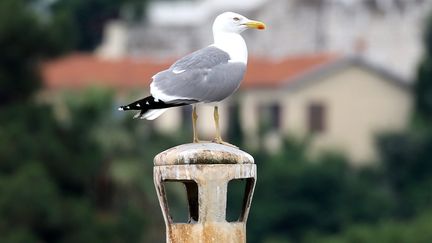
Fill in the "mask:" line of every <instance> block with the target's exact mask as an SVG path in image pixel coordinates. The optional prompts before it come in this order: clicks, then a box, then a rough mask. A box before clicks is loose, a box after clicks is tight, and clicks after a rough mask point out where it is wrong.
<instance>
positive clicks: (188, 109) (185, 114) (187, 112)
mask: <svg viewBox="0 0 432 243" xmlns="http://www.w3.org/2000/svg"><path fill="white" fill-rule="evenodd" d="M181 119H182V127H183V128H184V129H186V130H187V131H192V106H191V105H185V106H182V107H181Z"/></svg>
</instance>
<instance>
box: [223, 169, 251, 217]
mask: <svg viewBox="0 0 432 243" xmlns="http://www.w3.org/2000/svg"><path fill="white" fill-rule="evenodd" d="M253 183H254V179H253V178H246V179H234V180H231V181H229V183H228V189H227V211H226V220H227V221H228V222H243V221H244V219H245V212H246V208H247V206H248V204H249V203H250V196H251V193H252V188H253Z"/></svg>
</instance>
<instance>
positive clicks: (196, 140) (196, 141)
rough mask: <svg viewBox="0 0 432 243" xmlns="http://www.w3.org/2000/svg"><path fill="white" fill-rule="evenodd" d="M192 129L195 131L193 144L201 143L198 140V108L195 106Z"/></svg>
mask: <svg viewBox="0 0 432 243" xmlns="http://www.w3.org/2000/svg"><path fill="white" fill-rule="evenodd" d="M192 107H193V108H192V129H193V142H194V143H199V142H200V141H199V139H198V132H197V125H196V122H197V120H198V114H197V112H196V106H195V105H193V106H192Z"/></svg>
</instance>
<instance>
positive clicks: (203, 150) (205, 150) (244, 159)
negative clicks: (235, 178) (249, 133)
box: [154, 142, 254, 166]
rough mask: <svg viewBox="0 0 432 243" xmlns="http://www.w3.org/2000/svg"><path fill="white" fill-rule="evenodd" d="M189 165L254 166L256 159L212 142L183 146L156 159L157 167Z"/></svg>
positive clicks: (240, 151)
mask: <svg viewBox="0 0 432 243" xmlns="http://www.w3.org/2000/svg"><path fill="white" fill-rule="evenodd" d="M187 164H254V159H253V157H252V156H251V155H250V154H248V153H246V152H244V151H242V150H240V149H237V148H234V147H231V146H227V145H222V144H217V143H210V142H208V143H188V144H182V145H179V146H176V147H173V148H170V149H167V150H165V151H163V152H161V153H159V154H158V155H156V157H155V158H154V165H155V166H161V165H187Z"/></svg>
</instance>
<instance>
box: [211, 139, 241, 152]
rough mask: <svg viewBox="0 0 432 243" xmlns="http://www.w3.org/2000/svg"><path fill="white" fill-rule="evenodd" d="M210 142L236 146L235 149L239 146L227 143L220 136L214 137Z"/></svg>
mask: <svg viewBox="0 0 432 243" xmlns="http://www.w3.org/2000/svg"><path fill="white" fill-rule="evenodd" d="M212 142H213V143H218V144H222V145H226V146H230V147H233V148H236V149H238V148H239V147H237V146H235V145H234V144H230V143H227V142H225V141H223V140H222V139H221V138H215V139H213V141H212Z"/></svg>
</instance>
